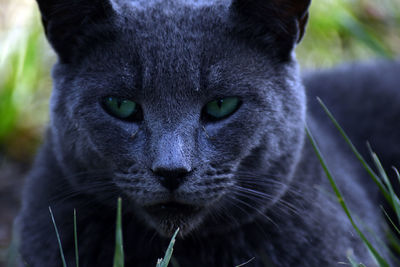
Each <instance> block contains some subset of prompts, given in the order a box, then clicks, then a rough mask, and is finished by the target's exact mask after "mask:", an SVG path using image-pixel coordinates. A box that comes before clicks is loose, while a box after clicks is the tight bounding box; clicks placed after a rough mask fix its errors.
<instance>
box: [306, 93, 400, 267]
mask: <svg viewBox="0 0 400 267" xmlns="http://www.w3.org/2000/svg"><path fill="white" fill-rule="evenodd" d="M318 101H319V102H320V104H321V107H322V108H323V109H324V111H325V113H326V114H327V116H328V117H329V118H330V120H331V121H332V123H333V124H334V125H335V127H336V129H337V130H338V133H339V134H340V135H341V136H342V137H343V139H344V140H345V141H346V143H347V144H348V145H349V147H350V148H351V150H352V151H353V153H354V155H355V157H356V158H357V159H358V160H359V162H360V164H361V165H362V166H363V167H364V169H365V171H366V173H368V174H369V176H370V178H371V179H372V180H373V181H374V182H375V183H376V185H377V187H378V188H379V190H380V192H381V193H382V195H383V196H384V197H385V198H386V200H387V202H388V203H389V204H390V206H391V208H392V209H393V211H394V212H395V214H396V216H397V221H398V222H400V201H399V198H398V195H397V194H396V192H395V191H394V189H393V186H392V183H391V181H390V179H389V178H388V175H387V174H386V171H385V170H384V168H383V167H382V164H381V162H380V160H379V158H378V156H377V155H376V154H375V153H374V152H373V151H372V149H371V147H370V146H369V148H370V153H371V156H372V159H373V162H374V163H375V167H376V168H377V169H378V171H379V175H377V174H376V173H375V172H374V171H373V170H372V168H371V167H370V166H369V165H368V163H367V162H366V161H365V159H364V158H363V157H362V156H361V154H360V153H359V152H358V150H357V149H356V148H355V146H354V145H353V143H352V142H351V140H350V139H349V137H348V135H347V134H346V133H345V131H344V130H343V128H342V127H341V126H340V125H339V123H338V122H337V121H336V119H335V118H334V116H333V115H332V113H331V112H330V111H329V110H328V108H327V107H326V106H325V105H324V103H323V102H322V101H321V100H320V99H318ZM306 132H307V136H308V138H309V140H310V142H311V144H312V146H313V148H314V151H315V153H316V155H317V157H318V159H319V161H320V163H321V166H322V167H323V169H324V172H325V174H326V176H327V178H328V179H329V182H330V183H331V186H332V188H333V190H334V192H335V194H336V197H337V199H338V202H339V203H340V205H341V206H342V208H343V210H344V212H345V213H346V215H347V217H348V219H349V221H350V222H351V224H352V226H353V228H354V229H355V231H356V232H357V234H358V235H359V236H360V238H361V239H362V241H363V242H364V244H365V246H366V247H367V248H368V250H369V251H370V252H371V255H372V256H373V257H374V259H375V260H376V262H377V263H378V265H379V266H380V267H388V266H389V264H388V261H389V259H384V258H383V256H382V255H380V254H379V252H378V251H377V249H376V248H375V247H374V246H373V245H372V244H371V242H370V241H369V240H368V239H367V237H366V236H365V234H364V233H363V232H362V231H361V230H360V228H359V227H358V225H357V224H356V223H355V220H354V219H353V216H352V214H351V212H350V210H349V209H348V207H347V204H346V202H345V201H344V198H343V196H342V194H341V193H340V190H339V188H338V187H337V185H336V183H335V180H334V178H333V176H332V173H331V171H330V170H329V168H328V166H327V163H326V161H325V160H324V158H323V155H322V153H321V152H320V150H319V148H318V145H317V143H316V142H315V140H314V138H313V136H312V134H311V133H310V131H309V130H308V128H307V127H306ZM394 171H395V172H396V175H397V178H398V182H399V183H400V174H399V172H398V171H397V169H395V168H394ZM384 214H385V215H386V217H387V218H388V219H389V221H390V223H391V224H392V226H393V229H395V231H397V233H398V234H400V231H399V229H398V225H397V224H396V223H395V222H393V220H392V218H390V217H389V216H388V215H387V212H386V211H384ZM388 239H389V241H391V246H392V247H393V248H395V249H397V251H399V248H400V243H399V240H397V238H396V237H395V234H394V233H390V234H389V238H388ZM387 248H388V247H386V249H387ZM349 261H350V263H351V265H352V266H363V265H362V264H356V263H355V262H354V261H353V260H352V259H349Z"/></svg>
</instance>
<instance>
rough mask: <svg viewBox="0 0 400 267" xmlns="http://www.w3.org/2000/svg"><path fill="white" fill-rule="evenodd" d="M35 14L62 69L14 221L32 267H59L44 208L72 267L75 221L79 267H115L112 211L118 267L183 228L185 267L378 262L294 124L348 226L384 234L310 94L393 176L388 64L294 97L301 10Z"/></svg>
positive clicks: (283, 3) (164, 8) (273, 0)
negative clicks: (314, 139)
mask: <svg viewBox="0 0 400 267" xmlns="http://www.w3.org/2000/svg"><path fill="white" fill-rule="evenodd" d="M37 2H38V4H39V8H40V11H41V13H42V19H43V24H44V28H45V31H46V35H47V38H48V40H49V42H50V43H51V45H52V46H53V48H54V50H55V51H56V52H57V54H58V57H59V61H58V62H57V64H56V65H55V66H54V68H53V80H54V89H53V94H52V97H51V104H50V109H51V113H50V114H51V116H50V118H51V119H50V125H49V128H48V131H47V135H46V138H45V142H44V144H43V145H42V148H41V149H40V151H39V154H38V156H37V159H36V162H35V164H34V166H33V168H32V171H31V173H30V175H29V176H28V179H27V184H26V187H25V191H24V199H23V207H22V210H21V212H20V215H19V217H18V221H17V223H18V227H19V232H20V238H21V246H20V252H21V256H22V259H23V261H24V262H25V263H26V264H28V266H30V267H47V266H48V267H55V266H62V262H61V258H60V255H59V250H58V245H57V239H56V234H55V231H54V227H53V225H52V222H51V218H50V215H49V211H48V207H49V206H51V208H52V210H53V212H54V217H55V220H56V222H57V225H58V229H59V232H60V237H61V241H62V244H63V249H64V253H65V256H66V261H67V264H68V266H75V255H74V235H73V210H74V209H76V211H77V220H78V222H77V226H78V243H79V259H80V266H83V267H84V266H90V267H103V266H104V267H110V266H112V261H113V254H114V238H115V230H114V229H115V216H116V203H117V198H118V197H122V199H123V201H122V202H123V230H124V232H123V237H124V249H125V263H126V266H128V267H129V266H155V264H156V262H157V258H159V257H162V255H163V254H164V251H165V249H166V247H167V245H168V242H169V239H170V237H171V235H172V234H173V232H174V231H175V230H176V229H177V228H178V227H179V229H180V232H179V236H178V239H177V241H176V245H175V250H174V262H176V263H178V264H179V266H215V267H216V266H218V267H223V266H235V265H239V264H242V263H244V262H247V261H249V260H250V259H253V260H252V261H251V262H249V263H248V265H247V266H282V267H286V266H296V267H297V266H337V265H340V263H341V262H342V263H343V262H348V261H347V257H348V256H351V257H353V258H354V259H355V260H356V261H361V262H363V263H364V264H366V265H367V266H375V262H374V261H373V260H372V258H371V256H370V254H369V253H368V251H367V250H366V248H365V246H364V245H363V243H362V242H361V240H360V238H359V237H358V236H357V234H356V233H355V231H354V230H353V228H352V226H351V224H350V223H349V221H348V219H347V217H346V216H345V214H344V212H343V211H342V209H341V207H340V205H339V204H338V202H337V200H336V198H335V196H334V194H333V192H332V189H331V188H330V185H329V183H328V181H327V179H326V177H325V176H324V173H323V171H322V169H321V166H320V164H319V162H318V160H317V158H316V156H315V153H314V151H313V150H312V148H311V145H310V143H309V142H308V141H307V138H306V136H305V122H306V121H307V123H308V124H309V127H310V128H311V129H312V131H313V133H314V134H315V135H316V136H318V137H320V138H319V141H320V146H321V148H322V150H323V152H324V153H325V154H326V156H327V161H328V162H329V164H330V167H331V169H332V170H333V171H334V174H335V177H336V178H337V183H338V184H339V186H340V188H341V190H342V191H343V194H344V196H345V199H346V201H347V202H348V203H349V205H350V208H351V209H352V211H353V212H354V214H355V216H356V217H357V218H358V219H359V221H361V222H362V224H363V225H366V226H367V228H368V229H372V230H373V231H374V232H375V233H376V235H377V236H378V237H380V238H382V237H383V234H384V221H383V219H382V218H381V215H380V211H379V208H378V194H377V190H376V188H375V187H376V186H374V185H372V186H370V184H369V183H370V182H369V178H368V177H367V175H366V173H365V172H364V171H363V170H362V169H361V167H360V166H359V164H358V163H357V162H356V161H355V160H354V157H353V156H352V155H351V153H349V151H348V149H347V146H346V144H344V143H343V142H342V141H341V139H340V138H339V137H338V134H337V133H336V131H335V130H334V129H332V127H331V125H330V122H329V119H328V118H327V117H326V116H325V115H324V114H323V112H322V110H321V108H320V107H319V106H318V105H317V104H316V101H315V96H316V95H320V96H321V97H322V98H323V99H324V100H325V99H326V101H327V103H328V106H331V107H332V108H333V110H334V111H335V112H336V114H338V119H339V121H341V122H343V123H344V125H345V127H346V128H347V129H354V131H352V132H350V134H351V136H353V137H354V138H355V141H356V143H357V144H361V145H362V146H363V147H364V143H365V141H366V140H367V139H370V140H371V139H374V138H378V139H379V140H381V141H377V143H378V145H379V146H378V147H376V148H377V150H378V151H382V152H388V154H384V155H382V157H383V160H384V163H385V164H389V166H390V164H395V163H396V160H398V159H399V158H400V156H399V154H400V153H399V149H398V144H399V142H398V140H399V138H398V136H400V128H399V127H398V126H397V124H395V122H396V118H398V117H399V116H400V105H399V103H400V94H399V93H398V87H397V88H394V87H393V85H396V86H398V84H399V82H400V79H399V78H398V76H399V73H400V64H399V63H396V62H393V63H387V62H386V63H381V64H380V65H376V64H375V65H373V66H357V65H356V66H349V67H347V69H339V70H335V71H331V72H320V73H317V74H310V75H307V76H306V78H305V85H306V87H307V90H304V87H303V84H302V81H301V77H300V75H299V71H298V65H297V63H296V60H295V55H294V52H293V49H294V47H295V46H296V44H297V43H298V42H299V41H300V40H301V38H302V36H303V34H304V29H305V25H306V22H307V18H308V11H307V10H308V6H309V4H310V0H296V1H295V0H292V1H290V0H279V1H278V0H269V1H267V0H264V1H262V0H233V2H231V1H228V0H226V1H225V0H215V1H211V0H209V1H206V0H204V1H201V0H198V1H196V0H193V1H186V0H137V1H128V0H127V1H125V2H124V1H122V0H121V1H118V2H110V1H109V0H93V1H88V0H82V1H72V0H70V1H61V0H52V1H50V0H37ZM383 69H384V71H383V73H381V74H379V75H375V74H374V73H376V72H377V71H381V70H383ZM349 71H351V74H348V72H349ZM374 75H375V76H376V77H375V76H374ZM395 90H397V92H396V91H395ZM306 91H307V94H309V96H307V97H308V98H307V99H308V100H306ZM369 99H372V100H369ZM307 101H309V104H308V105H307V104H306V102H307ZM374 101H377V102H376V103H375V102H374ZM389 105H391V107H390V108H388V106H389ZM307 106H308V108H307ZM396 116H397V117H396ZM378 118H383V119H384V120H385V123H384V121H383V119H382V120H380V119H378ZM397 120H398V119H397ZM378 124H379V129H375V125H378ZM388 132H390V136H389V135H387V133H388ZM371 141H373V140H371ZM379 142H380V143H379ZM372 144H373V145H374V142H372ZM382 250H383V249H382ZM382 253H385V252H382Z"/></svg>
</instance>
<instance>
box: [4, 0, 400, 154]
mask: <svg viewBox="0 0 400 267" xmlns="http://www.w3.org/2000/svg"><path fill="white" fill-rule="evenodd" d="M0 52H1V53H0V153H6V154H7V155H8V156H10V157H13V158H15V159H17V160H22V161H29V160H30V159H31V157H32V154H33V151H35V148H36V147H37V144H38V143H39V142H40V136H42V135H43V129H44V128H45V125H46V122H47V121H48V112H47V109H48V104H47V103H48V98H49V94H50V90H51V81H50V74H49V72H50V68H51V65H52V64H53V63H54V62H55V56H54V53H53V52H52V51H51V49H50V47H49V45H48V44H47V43H46V41H45V38H44V34H43V31H42V28H41V23H40V18H39V14H38V11H37V7H36V5H35V3H34V1H32V0H30V1H29V0H1V2H0ZM297 54H298V58H299V61H300V64H301V65H302V66H303V67H306V68H320V67H328V66H333V65H335V64H338V63H340V62H343V61H352V60H361V59H368V58H376V57H387V58H390V57H393V56H396V55H399V54H400V1H399V0H380V1H373V0H323V1H317V0H314V1H313V3H312V5H311V11H310V21H309V24H308V30H307V34H306V36H305V38H304V40H303V41H302V43H301V44H300V45H299V47H298V48H297Z"/></svg>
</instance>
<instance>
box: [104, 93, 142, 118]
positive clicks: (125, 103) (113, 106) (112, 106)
mask: <svg viewBox="0 0 400 267" xmlns="http://www.w3.org/2000/svg"><path fill="white" fill-rule="evenodd" d="M103 107H104V109H105V110H106V111H107V112H108V113H109V114H110V115H112V116H114V117H116V118H118V119H120V120H124V121H140V120H142V119H143V118H142V112H141V108H140V106H139V105H138V104H137V103H136V102H133V101H130V100H127V99H122V98H118V97H113V96H109V97H106V98H105V99H104V100H103Z"/></svg>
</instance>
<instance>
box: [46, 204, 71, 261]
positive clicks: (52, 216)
mask: <svg viewBox="0 0 400 267" xmlns="http://www.w3.org/2000/svg"><path fill="white" fill-rule="evenodd" d="M49 211H50V216H51V220H52V221H53V225H54V230H55V231H56V235H57V241H58V247H59V248H60V255H61V260H62V263H63V267H67V263H66V262H65V257H64V251H63V248H62V244H61V239H60V235H59V233H58V229H57V225H56V221H55V219H54V215H53V211H52V210H51V207H49Z"/></svg>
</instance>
